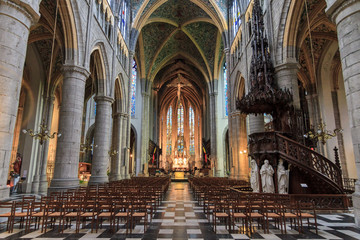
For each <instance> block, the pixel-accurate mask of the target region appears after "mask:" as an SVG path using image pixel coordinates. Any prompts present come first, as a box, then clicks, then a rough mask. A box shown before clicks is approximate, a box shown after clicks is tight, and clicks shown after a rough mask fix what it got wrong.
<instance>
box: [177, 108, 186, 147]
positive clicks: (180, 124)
mask: <svg viewBox="0 0 360 240" xmlns="http://www.w3.org/2000/svg"><path fill="white" fill-rule="evenodd" d="M177 117H178V121H177V125H178V136H177V137H178V142H177V144H178V149H177V150H178V153H183V152H184V107H183V105H182V104H181V103H180V105H179V106H178V113H177Z"/></svg>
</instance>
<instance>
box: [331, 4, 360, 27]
mask: <svg viewBox="0 0 360 240" xmlns="http://www.w3.org/2000/svg"><path fill="white" fill-rule="evenodd" d="M326 4H327V8H326V9H325V12H326V14H327V15H328V16H329V17H330V19H331V21H333V22H335V23H336V24H337V23H338V22H340V21H341V20H342V19H344V18H345V17H347V16H349V15H351V14H353V13H355V12H359V11H360V2H359V1H358V0H326ZM345 10H346V11H345Z"/></svg>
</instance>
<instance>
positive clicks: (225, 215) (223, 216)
mask: <svg viewBox="0 0 360 240" xmlns="http://www.w3.org/2000/svg"><path fill="white" fill-rule="evenodd" d="M212 216H213V227H214V232H215V233H216V224H217V220H218V219H219V221H220V222H221V221H225V228H226V226H228V227H229V228H228V229H229V231H230V211H229V203H228V202H227V201H225V200H217V201H215V203H214V210H213V213H212Z"/></svg>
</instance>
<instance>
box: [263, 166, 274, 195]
mask: <svg viewBox="0 0 360 240" xmlns="http://www.w3.org/2000/svg"><path fill="white" fill-rule="evenodd" d="M260 175H261V186H262V191H263V193H274V192H275V188H274V180H273V175H274V169H273V168H272V166H271V165H270V164H269V160H265V161H264V164H263V165H262V166H261V169H260Z"/></svg>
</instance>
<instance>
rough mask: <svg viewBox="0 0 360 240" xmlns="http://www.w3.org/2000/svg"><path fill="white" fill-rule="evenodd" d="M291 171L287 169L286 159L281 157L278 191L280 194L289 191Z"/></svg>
mask: <svg viewBox="0 0 360 240" xmlns="http://www.w3.org/2000/svg"><path fill="white" fill-rule="evenodd" d="M289 172H290V170H285V167H284V161H283V160H282V159H280V161H279V164H278V167H277V180H278V192H279V193H280V194H287V193H288V192H289Z"/></svg>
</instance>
